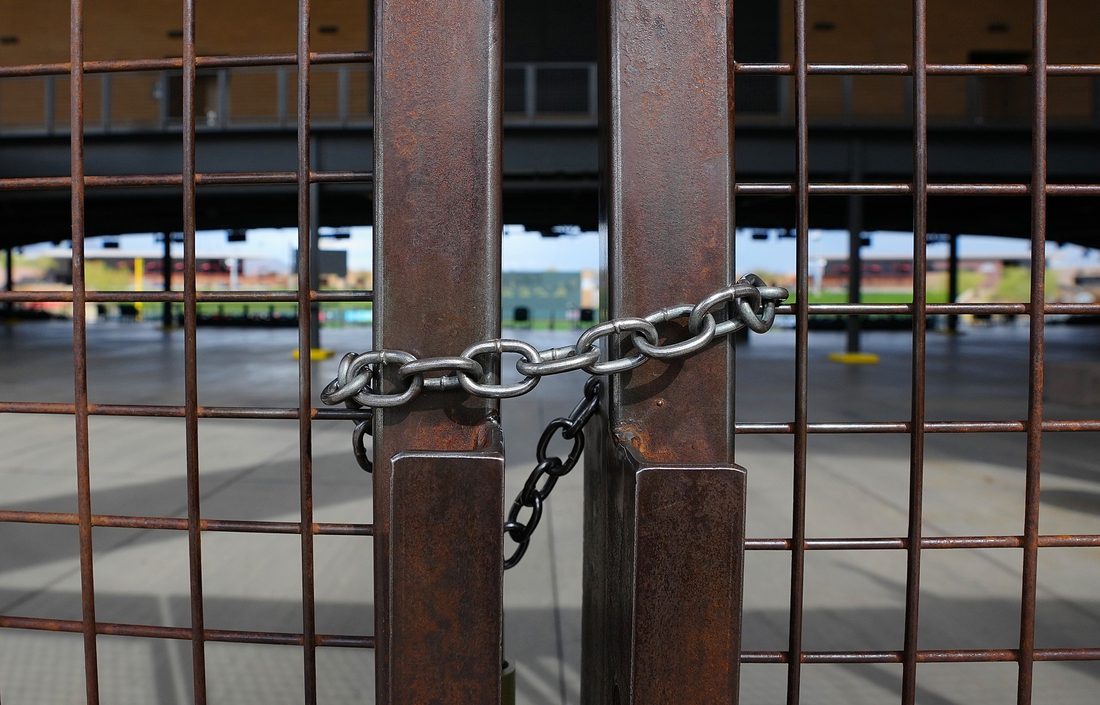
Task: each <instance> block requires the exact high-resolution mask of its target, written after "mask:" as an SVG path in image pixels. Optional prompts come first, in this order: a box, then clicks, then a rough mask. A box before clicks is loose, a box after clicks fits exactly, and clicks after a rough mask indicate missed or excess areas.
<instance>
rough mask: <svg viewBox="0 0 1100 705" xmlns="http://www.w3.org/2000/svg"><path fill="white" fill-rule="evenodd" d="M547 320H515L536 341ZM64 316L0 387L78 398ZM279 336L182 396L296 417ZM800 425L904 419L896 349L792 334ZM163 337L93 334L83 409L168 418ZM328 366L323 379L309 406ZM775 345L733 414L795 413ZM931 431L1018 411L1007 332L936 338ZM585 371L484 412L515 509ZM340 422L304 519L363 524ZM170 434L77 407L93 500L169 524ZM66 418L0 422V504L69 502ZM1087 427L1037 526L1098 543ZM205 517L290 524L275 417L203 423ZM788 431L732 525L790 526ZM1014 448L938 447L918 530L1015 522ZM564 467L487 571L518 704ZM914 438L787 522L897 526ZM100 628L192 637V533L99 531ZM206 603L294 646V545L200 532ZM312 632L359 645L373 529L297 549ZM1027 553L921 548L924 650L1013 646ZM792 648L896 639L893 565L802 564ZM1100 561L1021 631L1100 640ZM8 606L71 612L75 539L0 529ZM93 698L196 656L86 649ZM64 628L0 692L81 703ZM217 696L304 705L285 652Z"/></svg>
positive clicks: (758, 448) (784, 342)
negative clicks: (134, 408) (176, 630)
mask: <svg viewBox="0 0 1100 705" xmlns="http://www.w3.org/2000/svg"><path fill="white" fill-rule="evenodd" d="M324 334H325V343H326V345H327V346H329V347H333V348H335V349H337V350H339V351H341V352H343V351H345V350H349V349H359V350H362V349H367V348H369V347H370V335H369V331H368V330H366V329H342V330H328V329H326V330H325V331H324ZM573 335H574V334H572V333H566V332H531V331H521V332H518V335H517V337H522V338H524V339H527V340H530V341H531V342H532V343H533V344H535V345H536V346H537V347H540V348H544V347H550V346H553V345H562V344H565V343H566V342H569V341H570V339H571V337H572V336H573ZM71 344H72V340H71V328H70V327H69V326H68V325H67V324H64V323H33V324H32V323H27V324H23V325H19V326H14V327H0V398H3V399H6V400H46V401H71V400H72V351H71ZM295 344H296V343H295V333H294V331H286V330H275V331H265V330H232V329H202V330H200V332H199V367H200V379H199V399H200V403H202V404H204V405H259V406H294V405H295V403H296V395H297V380H296V374H297V365H296V363H295V361H294V360H292V359H291V357H290V354H289V353H290V351H291V350H292V349H293V348H294V346H295ZM810 344H811V363H810V380H811V382H810V383H811V389H810V418H811V420H812V421H839V420H904V419H906V418H907V417H908V415H909V411H908V405H909V401H908V398H909V372H908V366H909V360H910V352H909V348H910V343H909V335H908V334H907V333H872V334H869V335H868V336H867V338H866V348H867V349H869V350H871V351H874V352H878V353H879V354H881V355H882V362H881V363H880V364H879V365H875V366H865V367H843V366H840V365H837V364H835V363H831V362H829V361H828V360H827V359H826V354H827V353H828V352H830V351H833V350H838V349H840V348H841V346H842V345H843V340H842V337H841V335H840V334H832V333H814V334H813V335H812V336H811V343H810ZM1048 344H1049V347H1048V361H1049V362H1050V364H1056V363H1057V362H1059V361H1063V360H1082V359H1095V357H1096V351H1097V350H1098V349H1100V330H1097V329H1085V328H1067V327H1061V326H1052V327H1051V328H1050V329H1049V335H1048ZM182 351H183V349H182V336H181V334H180V333H179V332H175V333H169V334H163V333H160V332H159V331H157V330H155V329H154V328H153V327H152V326H148V325H144V324H130V325H124V324H114V323H98V324H95V325H93V326H91V328H90V329H89V369H90V373H89V390H90V396H91V400H92V401H93V402H111V403H136V404H182V403H183V380H182ZM335 365H336V363H335V361H327V362H325V363H320V364H318V365H317V366H316V376H315V380H314V388H315V389H316V390H319V389H320V388H321V386H322V385H323V384H324V382H326V381H327V380H328V379H329V378H331V377H332V375H333V373H334V369H335ZM793 365H794V363H793V335H792V333H791V332H790V331H783V330H775V331H773V332H771V333H769V334H767V335H766V336H763V337H755V336H754V338H753V341H752V343H751V344H750V345H749V346H747V347H742V348H740V349H739V353H738V368H739V377H738V385H737V391H738V414H739V418H741V419H742V420H766V421H777V420H782V421H787V420H790V419H791V416H792V409H793V369H794V367H793ZM928 371H929V384H928V399H927V409H928V417H929V419H933V420H936V419H960V420H961V419H1019V418H1023V417H1024V415H1025V405H1026V398H1027V341H1026V329H1024V328H1018V327H997V328H983V329H977V328H974V329H968V330H967V331H966V334H965V335H962V336H957V337H946V336H940V335H938V334H932V335H930V337H929V362H928ZM582 383H583V374H574V375H570V376H565V377H562V378H550V379H546V380H544V381H543V382H542V383H541V384H540V385H539V387H538V388H537V389H536V390H535V392H534V393H532V394H530V395H528V396H526V397H523V398H520V399H515V400H507V401H505V403H504V406H503V418H504V424H505V437H506V439H507V447H508V453H509V455H508V501H509V502H510V501H511V498H512V497H513V496H514V494H515V493H516V492H517V491H518V490H519V488H520V487H521V486H522V483H523V480H524V479H525V477H526V475H527V473H528V472H529V470H530V468H531V467H532V466H533V461H534V442H535V440H536V438H537V435H538V433H539V431H540V430H541V428H542V426H543V425H544V424H545V423H546V422H547V421H549V420H550V419H552V418H554V417H556V416H559V415H563V414H565V413H567V412H568V411H569V410H570V409H571V408H572V406H573V404H574V403H575V401H576V400H577V399H578V398H579V395H580V388H581V385H582ZM1098 412H1100V409H1097V408H1089V407H1072V406H1064V405H1055V404H1051V405H1048V408H1047V413H1048V415H1049V416H1050V417H1052V418H1097V417H1098ZM350 430H351V424H349V423H348V422H318V423H317V424H316V426H315V436H314V453H315V459H316V461H315V494H316V505H317V508H316V518H317V520H319V521H347V522H369V521H370V520H371V499H370V485H369V481H368V479H367V477H366V476H365V475H364V474H363V473H362V472H361V471H360V470H358V469H357V467H356V466H355V463H354V460H353V459H352V458H351V454H350V452H349V448H348V444H349V435H350ZM183 443H184V439H183V422H182V420H177V419H126V418H104V417H95V418H93V419H92V421H91V453H92V455H91V466H92V488H93V510H94V511H95V512H97V513H105V514H116V513H117V514H150V515H159V516H183V515H184V512H185V506H186V492H185V487H184V482H183V478H184V466H183ZM74 445H75V440H74V433H73V423H72V419H71V417H66V416H30V415H3V416H0V448H2V449H3V453H2V454H0V497H2V498H3V499H2V500H0V506H2V507H3V508H5V509H24V510H41V511H58V512H70V511H75V509H76V502H75V476H74V472H73V467H74ZM1097 448H1100V446H1098V445H1097V438H1096V437H1095V434H1047V435H1046V438H1045V439H1044V452H1043V461H1044V467H1043V488H1042V489H1043V505H1042V515H1041V531H1042V532H1043V533H1046V534H1054V533H1058V534H1061V533H1078V534H1097V533H1100V461H1098V459H1097V458H1098V454H1097ZM200 452H201V479H202V492H203V514H204V516H206V517H209V518H224V519H230V518H233V519H267V520H282V521H297V520H298V479H297V472H298V471H297V434H296V422H294V421H250V420H203V421H201V422H200ZM791 458H792V452H791V441H790V439H789V438H787V437H783V436H742V437H740V438H739V439H738V447H737V460H738V462H739V463H740V464H742V465H744V466H745V467H746V468H748V470H749V499H748V533H749V535H750V536H753V537H781V536H787V535H789V533H790V523H791V466H792V460H791ZM1023 467H1024V439H1023V435H1022V434H983V435H978V436H974V435H965V436H964V435H930V436H929V437H928V441H927V460H926V465H925V474H926V482H925V501H924V506H925V523H924V531H925V533H926V534H928V535H936V534H941V535H944V534H959V535H979V534H981V535H985V534H1019V533H1020V532H1021V523H1022V513H1023V487H1024V473H1023ZM581 484H582V483H581V478H580V477H579V471H578V472H577V473H575V474H574V475H573V476H570V477H567V478H564V479H563V480H562V481H561V482H559V483H558V486H557V488H556V490H555V492H554V495H553V497H552V498H551V500H550V501H549V503H548V511H547V514H546V516H545V518H544V520H543V525H542V526H541V527H540V529H539V532H538V533H537V534H536V537H535V539H534V540H533V542H532V545H531V548H530V550H529V552H528V554H527V557H526V558H525V559H524V561H523V563H522V564H521V565H520V566H519V567H518V568H516V569H515V570H512V571H509V572H508V574H507V578H506V581H505V604H506V628H505V631H506V634H505V645H506V651H507V652H508V654H509V655H510V656H512V657H513V658H514V659H516V661H517V662H518V689H519V700H518V701H519V702H521V703H526V704H529V705H560V704H564V703H577V702H578V701H579V672H580V604H581V509H582V508H581ZM907 488H908V437H907V436H900V435H899V436H893V435H890V436H887V435H875V436H858V437H855V436H815V437H812V438H811V441H810V445H809V466H808V497H809V499H808V508H807V526H808V533H809V535H810V536H811V537H853V536H902V535H904V534H905V527H906V506H907V496H908V490H907ZM94 540H95V551H96V554H95V555H96V557H95V571H96V573H95V579H96V594H97V611H98V614H97V616H98V618H99V619H100V620H102V621H123V622H133V623H146V624H164V625H172V626H187V625H188V624H189V616H188V574H187V543H186V536H185V534H183V533H182V532H168V531H137V530H121V529H96V530H95V537H94ZM203 551H204V555H203V562H204V578H205V595H206V599H205V607H206V618H207V624H208V626H209V627H211V628H228V629H256V630H271V631H297V630H299V629H300V625H301V598H300V585H301V574H300V555H299V543H298V538H297V537H295V536H270V535H269V536H255V535H242V534H219V533H208V534H205V535H204V537H203ZM316 551H317V561H316V564H317V567H316V576H317V606H318V629H319V630H320V631H322V632H328V633H355V634H370V633H371V632H372V624H373V621H372V620H373V616H372V605H371V601H372V600H371V591H372V587H371V583H372V571H371V540H370V539H369V538H361V537H334V536H321V537H317V540H316ZM1020 561H1021V552H1020V551H1019V550H1016V549H989V550H952V551H926V552H924V554H923V571H922V592H921V643H920V646H921V648H1011V647H1014V646H1016V644H1017V640H1018V630H1019V627H1018V614H1019V601H1020V596H1019V593H1020V588H1019V581H1020ZM789 576H790V557H789V554H787V553H785V552H750V553H749V554H748V556H747V558H746V584H745V629H744V648H746V649H783V648H786V641H787V636H786V633H787V620H788V617H787V609H788V601H789V586H788V581H789ZM806 576H807V579H806V595H805V605H806V617H805V648H806V649H808V650H819V649H898V648H900V647H901V639H902V618H903V606H904V586H905V554H904V552H903V551H892V550H891V551H865V552H823V551H822V552H818V551H815V552H811V553H810V554H809V555H808V557H807V570H806ZM1098 595H1100V549H1043V551H1042V552H1041V554H1040V566H1039V612H1038V615H1039V617H1038V625H1037V640H1038V645H1039V646H1041V647H1055V646H1070V647H1072V646H1092V647H1095V646H1100V597H1098ZM0 614H17V615H28V616H36V617H53V618H59V619H79V618H80V599H79V572H78V564H77V537H76V530H75V527H50V526H40V525H12V524H0ZM99 651H100V669H101V689H102V694H103V702H104V703H163V704H166V705H167V704H173V705H175V704H177V703H184V702H187V701H188V700H189V698H190V680H191V679H190V655H189V645H188V644H187V643H183V642H172V641H161V640H145V639H128V638H118V637H100V639H99ZM81 653H82V652H81V637H80V636H79V635H76V634H53V633H45V632H33V631H17V630H3V631H0V700H2V702H3V703H4V705H18V704H21V703H51V704H60V703H80V702H83V693H84V686H83V661H82V656H81ZM318 661H319V666H318V668H319V689H320V696H321V697H320V700H321V702H325V703H369V702H373V697H372V692H373V691H372V688H373V685H372V680H373V661H372V658H371V652H369V651H362V650H351V649H337V648H324V649H320V650H319V652H318ZM207 663H208V668H209V676H208V683H209V689H210V702H211V703H232V704H236V703H242V704H244V703H257V704H261V703H262V704H264V705H266V704H268V703H273V704H274V703H299V702H301V690H302V683H301V680H302V678H301V650H300V649H299V648H296V647H278V646H245V645H234V644H209V645H208V647H207ZM742 672H743V686H742V697H741V702H742V703H745V704H750V703H751V704H754V705H755V704H757V703H780V702H783V700H784V685H785V679H786V673H785V667H783V666H766V665H750V666H746V667H744V668H743V671H742ZM1015 677H1016V666H1015V664H1011V663H1009V664H960V665H946V664H936V665H931V664H930V665H924V666H921V667H920V669H919V679H918V680H919V683H918V690H919V695H918V701H919V702H920V703H924V704H926V705H964V704H967V705H970V704H973V705H979V704H980V705H993V704H994V703H1008V702H1015ZM900 684H901V669H900V667H899V666H881V665H812V666H805V667H804V669H803V700H802V701H803V702H804V703H807V704H808V705H817V704H821V705H827V704H832V703H837V704H840V703H844V704H846V705H847V704H853V705H854V704H859V705H862V704H864V703H867V704H871V703H894V702H898V699H899V694H900ZM1098 688H1100V664H1094V663H1066V664H1054V663H1040V664H1037V665H1036V685H1035V700H1034V702H1035V703H1036V704H1039V703H1042V704H1046V705H1056V704H1057V705H1062V704H1065V705H1069V704H1073V705H1079V704H1083V703H1093V702H1097V700H1098V698H1097V695H1096V693H1097V692H1100V691H1098Z"/></svg>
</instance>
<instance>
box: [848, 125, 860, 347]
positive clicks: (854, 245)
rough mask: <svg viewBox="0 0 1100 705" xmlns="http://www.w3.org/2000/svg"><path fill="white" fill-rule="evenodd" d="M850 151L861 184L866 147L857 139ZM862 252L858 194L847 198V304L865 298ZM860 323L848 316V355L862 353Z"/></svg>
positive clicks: (852, 179) (853, 172)
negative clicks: (863, 291) (863, 294)
mask: <svg viewBox="0 0 1100 705" xmlns="http://www.w3.org/2000/svg"><path fill="white" fill-rule="evenodd" d="M848 150H849V153H850V156H849V159H850V161H851V164H850V166H849V172H850V173H849V177H848V178H849V183H853V184H858V183H861V182H862V181H863V144H862V143H861V142H860V141H859V139H858V138H857V139H853V140H852V142H851V144H850V145H849V147H848ZM862 250H863V195H862V194H858V193H857V194H853V195H851V196H848V303H850V304H858V303H859V300H860V297H861V296H862V292H861V289H862V288H863V287H862V285H863V258H862V257H861V256H860V255H861V254H862ZM861 323H862V320H861V318H860V317H859V316H858V315H851V316H848V347H847V352H850V353H857V352H859V351H860V337H861V336H860V330H861V328H862V325H861Z"/></svg>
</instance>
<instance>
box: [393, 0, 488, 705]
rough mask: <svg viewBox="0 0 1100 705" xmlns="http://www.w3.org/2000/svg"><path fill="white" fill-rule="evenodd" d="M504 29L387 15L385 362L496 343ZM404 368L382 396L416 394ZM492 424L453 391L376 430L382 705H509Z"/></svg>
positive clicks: (461, 11)
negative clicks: (406, 390)
mask: <svg viewBox="0 0 1100 705" xmlns="http://www.w3.org/2000/svg"><path fill="white" fill-rule="evenodd" d="M501 17H502V2H501V0H477V1H476V2H470V3H456V2H452V1H451V0H417V1H416V2H408V1H405V0H380V1H379V2H378V3H377V11H376V16H375V18H376V34H375V77H376V78H375V81H376V83H375V99H376V109H375V132H374V135H375V172H374V173H375V221H374V222H375V231H374V237H375V272H376V273H377V279H376V281H375V285H376V287H375V289H376V292H377V295H376V296H377V299H376V300H377V303H376V304H375V305H376V307H377V308H376V312H375V330H374V335H375V338H374V345H375V349H379V350H380V349H398V350H404V351H407V352H409V353H412V354H413V355H416V356H417V357H427V356H447V355H457V354H458V353H459V352H461V351H462V350H463V349H464V348H465V347H466V346H467V345H468V344H469V343H471V342H473V341H475V340H483V339H486V338H495V337H498V336H499V334H500V237H501V232H502V225H501V205H500V198H501V196H500V191H501V187H500V159H501V156H500V109H501V106H500V77H501V71H502V65H501ZM389 362H392V361H389ZM398 367H399V364H384V368H385V373H384V382H383V385H384V387H385V388H384V389H383V390H382V391H384V392H388V391H391V390H393V389H394V388H403V387H406V386H408V384H409V383H410V382H412V381H413V380H405V381H402V380H399V379H398V376H397V368H398ZM414 379H418V378H414ZM496 414H497V404H496V402H495V401H494V400H489V399H482V398H475V397H471V396H469V395H467V394H466V393H465V392H464V391H462V390H461V389H459V390H457V391H451V392H446V393H441V394H425V395H423V396H421V397H419V398H417V399H416V400H414V401H413V402H412V403H410V404H408V405H405V406H401V407H399V408H389V409H382V410H381V413H380V414H378V415H377V417H376V421H375V429H374V442H375V453H374V455H375V470H374V512H375V515H374V527H375V528H374V532H375V585H376V587H375V605H376V617H375V629H376V648H377V657H376V658H377V660H376V663H377V681H376V683H377V684H376V690H377V702H378V703H380V704H381V703H386V704H387V705H389V704H393V705H397V704H398V703H406V704H409V705H413V704H420V703H428V702H445V703H449V704H461V703H468V704H470V705H482V704H484V703H494V702H499V698H500V673H501V663H502V653H501V638H502V625H503V618H502V611H503V578H502V575H503V557H502V556H503V536H502V533H501V521H502V515H503V511H504V458H503V448H502V443H501V438H500V433H499V427H498V425H497V418H496Z"/></svg>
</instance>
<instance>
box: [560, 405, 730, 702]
mask: <svg viewBox="0 0 1100 705" xmlns="http://www.w3.org/2000/svg"><path fill="white" fill-rule="evenodd" d="M593 426H595V428H594V429H593V431H594V439H593V440H594V441H595V442H594V443H593V444H592V446H590V447H592V448H594V449H595V451H594V452H593V453H591V454H590V455H589V456H588V458H586V463H590V462H593V461H595V462H596V463H597V465H596V467H597V468H598V471H597V472H589V471H587V470H586V472H585V573H586V575H585V602H584V620H585V629H584V643H583V649H584V662H583V665H582V669H583V671H584V672H583V674H582V683H583V685H582V687H583V689H584V691H583V697H582V702H584V703H588V704H599V705H627V704H628V703H630V704H632V705H658V704H662V705H663V704H667V703H680V702H682V703H723V704H725V703H736V702H737V697H738V679H739V673H740V669H739V666H740V663H739V661H740V653H741V592H742V590H741V588H742V576H743V570H744V567H743V566H744V543H745V479H746V474H745V470H744V469H743V468H740V467H738V466H736V465H707V464H699V465H692V464H672V463H653V462H649V461H646V460H645V459H644V458H643V457H642V456H641V455H640V454H639V453H638V451H637V449H636V448H635V447H634V446H633V444H632V443H631V442H630V441H629V439H626V438H613V437H611V435H610V434H609V429H608V428H607V426H606V425H605V424H601V423H596V424H593Z"/></svg>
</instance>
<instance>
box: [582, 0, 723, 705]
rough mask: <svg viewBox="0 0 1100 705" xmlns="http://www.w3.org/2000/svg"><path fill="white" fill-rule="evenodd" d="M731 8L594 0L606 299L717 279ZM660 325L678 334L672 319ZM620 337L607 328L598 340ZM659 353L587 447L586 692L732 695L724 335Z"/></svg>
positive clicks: (647, 305) (617, 395) (649, 298)
mask: <svg viewBox="0 0 1100 705" xmlns="http://www.w3.org/2000/svg"><path fill="white" fill-rule="evenodd" d="M731 12H732V11H731V9H730V4H729V3H727V2H726V0H703V1H702V2H696V3H686V4H685V3H683V2H680V1H679V0H603V3H602V11H601V22H602V24H603V26H602V31H601V42H602V44H601V61H602V65H603V72H602V74H603V78H602V80H603V85H602V90H603V92H602V98H603V100H601V107H602V118H603V119H602V126H603V132H602V135H601V146H602V150H603V151H602V173H603V183H602V197H601V225H602V226H603V227H605V228H606V237H607V248H606V261H605V262H604V268H603V271H604V272H605V281H604V282H603V286H602V292H603V297H604V299H603V302H602V305H603V306H604V308H605V311H604V314H605V316H611V317H619V316H642V315H645V314H646V313H647V312H649V311H651V310H653V309H655V308H658V307H661V306H667V305H669V304H676V303H684V302H693V301H698V300H699V299H700V298H701V297H703V296H706V295H707V294H708V293H709V292H711V291H714V290H715V289H718V288H721V287H723V286H726V285H728V284H730V283H732V281H733V274H734V272H733V233H734V224H733V217H732V193H733V190H732V189H733V155H732V119H731V117H732V111H731V110H730V102H731V100H732V71H731V67H730V62H731V61H732V52H731V48H730V46H729V36H731V34H730V32H729V30H730V28H731V20H732V17H731ZM680 322H681V323H682V322H683V319H680ZM659 330H660V331H661V334H662V335H663V336H666V338H668V339H670V340H676V339H683V338H687V337H688V332H687V326H686V325H679V324H677V323H669V324H665V325H664V326H663V327H662V328H659ZM627 340H628V338H627V337H626V336H623V337H622V339H621V340H619V341H614V339H613V342H612V349H613V351H614V352H615V353H616V354H613V355H612V357H623V356H624V355H626V354H627V353H628V352H629V349H630V346H629V343H628V342H627ZM670 362H671V364H665V363H664V362H662V361H660V360H654V361H650V362H649V363H647V364H646V365H644V366H642V367H639V368H637V369H635V370H633V372H631V373H629V374H628V375H621V376H620V375H616V376H614V378H613V379H612V380H611V381H610V384H609V385H607V386H608V390H609V391H608V396H607V398H606V399H605V400H604V401H605V403H604V404H603V405H602V409H603V410H604V411H603V412H602V414H603V415H604V416H603V418H602V421H603V423H601V424H596V425H597V429H596V430H595V432H594V441H595V442H593V443H591V444H590V445H589V448H588V453H587V455H586V458H585V539H584V540H585V564H584V613H583V619H584V636H583V648H584V661H583V665H582V670H583V673H582V700H583V702H584V703H586V704H589V705H596V704H599V705H603V704H607V705H611V704H614V705H627V704H628V703H631V704H635V705H641V704H642V703H671V702H684V703H687V702H690V703H718V702H721V703H731V702H736V700H737V693H738V674H739V653H740V633H741V589H742V564H743V555H744V500H745V472H744V470H743V469H741V468H739V467H737V466H735V465H732V464H731V463H732V457H733V403H732V402H733V385H732V381H733V362H734V349H733V341H732V336H730V338H729V339H727V338H722V339H721V340H720V341H718V342H716V343H713V344H712V345H711V346H710V347H709V348H708V349H706V350H704V351H703V352H702V353H700V354H698V355H695V356H693V357H688V358H684V359H682V360H679V361H670Z"/></svg>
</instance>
